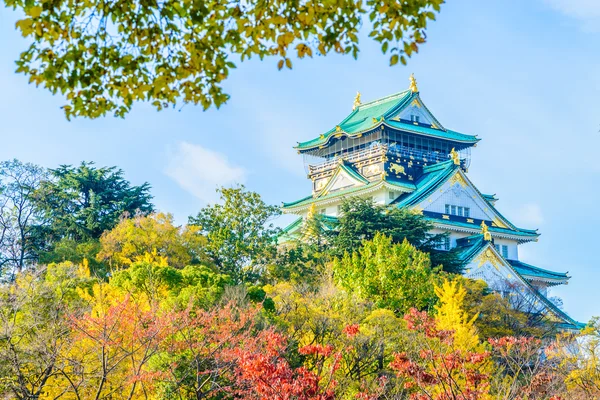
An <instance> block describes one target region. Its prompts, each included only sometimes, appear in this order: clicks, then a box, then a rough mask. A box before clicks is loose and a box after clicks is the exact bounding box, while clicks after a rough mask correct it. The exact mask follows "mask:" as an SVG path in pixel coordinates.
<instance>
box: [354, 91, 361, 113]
mask: <svg viewBox="0 0 600 400" xmlns="http://www.w3.org/2000/svg"><path fill="white" fill-rule="evenodd" d="M358 106H360V92H356V97H355V98H354V105H353V106H352V109H353V110H356V107H358Z"/></svg>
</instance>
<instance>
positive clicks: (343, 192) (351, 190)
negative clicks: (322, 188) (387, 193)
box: [283, 178, 415, 208]
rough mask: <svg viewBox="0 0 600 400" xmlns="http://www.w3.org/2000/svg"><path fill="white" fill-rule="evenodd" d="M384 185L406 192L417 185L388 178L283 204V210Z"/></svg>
mask: <svg viewBox="0 0 600 400" xmlns="http://www.w3.org/2000/svg"><path fill="white" fill-rule="evenodd" d="M382 183H384V184H386V183H387V184H388V185H393V186H398V187H399V188H402V189H405V190H406V189H410V190H414V189H415V185H412V184H410V183H406V182H402V181H397V180H394V179H389V178H386V179H385V180H383V181H375V182H369V183H367V184H365V185H360V186H352V187H349V188H348V189H343V190H339V191H336V192H330V193H327V194H326V195H324V196H317V197H313V196H306V197H304V198H302V199H300V200H296V201H292V202H290V203H283V208H290V207H297V206H303V205H307V204H311V203H313V202H316V201H321V200H327V199H331V198H335V197H341V196H345V195H347V194H350V193H356V192H359V191H361V190H365V189H370V188H373V187H375V186H378V185H381V184H382Z"/></svg>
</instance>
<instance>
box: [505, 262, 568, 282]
mask: <svg viewBox="0 0 600 400" xmlns="http://www.w3.org/2000/svg"><path fill="white" fill-rule="evenodd" d="M507 261H508V262H509V263H510V265H512V266H513V268H514V269H515V270H517V272H519V274H521V275H522V276H525V277H528V278H542V279H547V280H553V281H560V282H564V281H567V280H568V279H569V278H570V276H568V275H567V273H566V272H554V271H548V270H547V269H542V268H539V267H535V266H533V265H530V264H526V263H524V262H521V261H518V260H507Z"/></svg>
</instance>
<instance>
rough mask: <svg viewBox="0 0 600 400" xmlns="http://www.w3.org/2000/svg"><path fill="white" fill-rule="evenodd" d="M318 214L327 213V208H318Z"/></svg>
mask: <svg viewBox="0 0 600 400" xmlns="http://www.w3.org/2000/svg"><path fill="white" fill-rule="evenodd" d="M319 214H323V215H325V214H327V209H326V208H321V209H320V210H319Z"/></svg>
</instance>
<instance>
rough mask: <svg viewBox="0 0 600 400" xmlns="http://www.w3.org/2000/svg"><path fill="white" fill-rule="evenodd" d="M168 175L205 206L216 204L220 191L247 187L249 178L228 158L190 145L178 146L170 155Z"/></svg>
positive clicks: (186, 143)
mask: <svg viewBox="0 0 600 400" xmlns="http://www.w3.org/2000/svg"><path fill="white" fill-rule="evenodd" d="M165 173H166V174H167V175H168V176H169V177H170V178H172V179H173V180H174V181H175V182H177V183H178V184H179V186H181V187H182V188H183V189H184V190H186V191H188V192H190V193H191V194H193V195H194V196H196V197H197V198H199V199H200V200H202V201H204V202H206V203H213V202H215V201H216V200H217V193H216V192H215V189H216V188H217V187H219V186H229V185H232V184H235V183H244V182H245V181H246V175H247V172H246V170H245V169H244V168H242V167H239V166H235V165H232V164H230V163H229V160H228V159H227V157H226V156H225V155H223V154H221V153H218V152H216V151H213V150H209V149H206V148H204V147H202V146H200V145H197V144H191V143H188V142H179V143H178V144H177V147H176V149H175V150H174V151H171V154H170V155H169V162H168V165H167V168H166V169H165Z"/></svg>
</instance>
